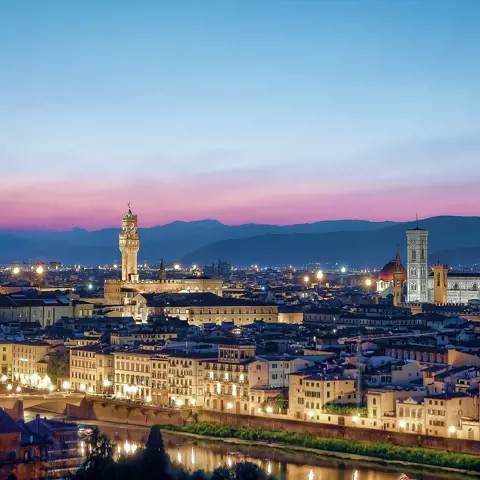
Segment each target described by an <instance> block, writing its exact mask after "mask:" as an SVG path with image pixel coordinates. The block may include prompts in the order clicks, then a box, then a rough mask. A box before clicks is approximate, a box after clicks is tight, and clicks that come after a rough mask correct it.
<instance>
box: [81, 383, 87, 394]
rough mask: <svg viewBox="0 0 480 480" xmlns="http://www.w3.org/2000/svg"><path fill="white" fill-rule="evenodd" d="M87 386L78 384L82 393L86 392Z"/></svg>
mask: <svg viewBox="0 0 480 480" xmlns="http://www.w3.org/2000/svg"><path fill="white" fill-rule="evenodd" d="M86 388H87V386H86V385H85V384H84V383H81V384H80V390H81V391H82V392H84V391H85V390H86Z"/></svg>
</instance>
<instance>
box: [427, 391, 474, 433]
mask: <svg viewBox="0 0 480 480" xmlns="http://www.w3.org/2000/svg"><path fill="white" fill-rule="evenodd" d="M424 405H425V429H426V432H425V433H426V434H427V435H435V436H440V437H448V436H452V437H456V436H457V431H458V430H461V429H462V420H463V418H464V417H467V418H473V419H477V420H478V411H479V410H478V397H471V396H469V395H467V394H465V393H460V392H453V393H446V394H439V395H428V396H426V397H425V400H424Z"/></svg>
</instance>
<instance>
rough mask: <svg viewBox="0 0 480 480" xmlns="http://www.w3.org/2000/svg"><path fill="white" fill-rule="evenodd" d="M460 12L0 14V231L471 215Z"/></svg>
mask: <svg viewBox="0 0 480 480" xmlns="http://www.w3.org/2000/svg"><path fill="white" fill-rule="evenodd" d="M460 3H461V8H459V6H458V5H459V4H458V3H457V2H455V3H454V2H443V1H439V2H435V8H433V7H432V5H431V4H428V3H423V2H408V3H407V2H397V3H391V2H390V3H388V5H387V4H385V3H383V2H374V1H365V2H361V3H360V2H273V1H265V2H261V3H258V2H249V1H247V2H241V3H236V2H231V3H227V2H220V1H207V2H202V5H201V6H199V5H198V3H197V4H196V3H194V2H186V4H187V5H188V7H189V8H185V3H184V4H182V6H180V5H179V4H174V3H172V4H164V3H162V4H158V3H157V2H143V3H142V5H141V6H139V5H133V4H129V3H128V2H115V4H114V3H113V2H102V4H101V5H98V4H97V3H94V2H83V3H82V5H68V4H64V3H61V2H50V3H49V4H48V5H38V4H35V3H33V2H31V3H28V4H27V3H25V4H19V3H15V4H4V5H1V6H0V39H1V41H2V43H3V44H4V45H6V46H7V48H4V49H2V52H1V53H0V60H1V61H2V64H3V65H4V74H3V75H2V76H1V77H0V128H1V131H2V134H1V135H2V147H1V149H0V158H2V167H3V169H2V178H3V184H2V189H1V191H0V202H1V204H2V206H3V209H2V210H3V211H2V218H1V219H0V228H3V229H5V228H6V229H15V228H19V229H40V230H65V229H69V228H71V227H74V226H77V227H82V228H86V229H89V230H95V229H99V228H103V227H117V225H118V217H119V215H120V214H122V213H123V210H124V209H125V207H126V204H127V202H128V201H131V202H132V207H133V208H134V210H136V211H138V212H141V213H142V217H141V219H142V220H141V224H140V226H141V227H148V226H153V225H158V224H165V223H168V222H171V221H175V220H185V221H190V220H200V219H206V218H211V219H217V220H219V221H221V222H223V223H226V224H233V225H235V224H241V223H249V222H252V223H269V224H282V225H284V224H295V223H304V222H314V221H319V220H330V219H366V220H374V221H381V220H395V221H407V220H412V219H413V218H414V217H415V213H416V212H418V214H419V216H420V217H421V218H425V217H431V216H435V215H475V214H477V209H476V202H475V199H476V197H477V196H478V193H477V192H478V188H479V186H480V180H479V176H478V173H477V163H478V160H477V159H478V157H479V154H480V134H479V126H480V114H479V112H480V100H479V98H478V95H477V94H476V92H477V90H478V85H479V83H480V66H479V65H478V62H475V61H474V59H475V57H476V56H477V54H478V53H479V50H480V48H479V47H480V32H479V31H478V29H476V25H475V19H476V18H478V14H480V5H479V4H478V2H475V1H462V2H460ZM182 7H183V8H182Z"/></svg>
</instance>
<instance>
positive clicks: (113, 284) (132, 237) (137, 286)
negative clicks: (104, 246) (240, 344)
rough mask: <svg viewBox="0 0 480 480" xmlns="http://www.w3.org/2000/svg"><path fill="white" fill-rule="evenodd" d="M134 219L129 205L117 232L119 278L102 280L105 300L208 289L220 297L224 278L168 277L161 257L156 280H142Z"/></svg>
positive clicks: (123, 300) (137, 236)
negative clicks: (120, 274)
mask: <svg viewBox="0 0 480 480" xmlns="http://www.w3.org/2000/svg"><path fill="white" fill-rule="evenodd" d="M137 220H138V219H137V215H136V214H134V213H133V212H132V210H131V209H130V205H129V207H128V211H127V213H126V214H125V215H123V217H122V231H121V232H120V235H119V248H120V253H121V256H122V277H121V279H118V280H117V279H107V280H105V283H104V296H105V301H106V302H107V303H109V304H113V305H120V304H123V303H124V302H125V299H127V298H130V297H132V296H134V295H136V294H139V293H165V292H172V293H179V292H184V293H189V292H210V293H214V294H215V295H218V296H222V288H223V281H222V280H219V279H214V278H207V277H187V278H175V279H167V275H166V270H165V264H164V262H163V259H162V262H161V264H160V270H159V277H158V279H155V280H141V279H140V277H139V274H138V252H139V250H140V236H139V234H138V228H137Z"/></svg>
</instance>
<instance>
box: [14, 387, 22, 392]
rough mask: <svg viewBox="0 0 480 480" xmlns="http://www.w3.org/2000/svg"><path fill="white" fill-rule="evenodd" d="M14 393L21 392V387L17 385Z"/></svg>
mask: <svg viewBox="0 0 480 480" xmlns="http://www.w3.org/2000/svg"><path fill="white" fill-rule="evenodd" d="M15 391H16V392H17V393H19V392H21V391H22V387H21V386H20V385H19V386H18V387H17V388H16V389H15Z"/></svg>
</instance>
